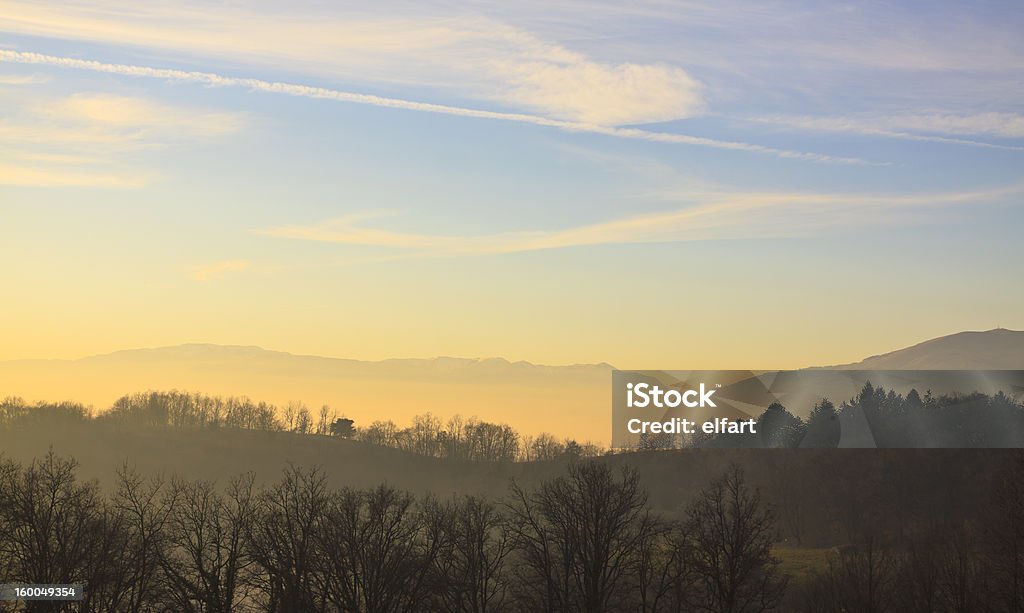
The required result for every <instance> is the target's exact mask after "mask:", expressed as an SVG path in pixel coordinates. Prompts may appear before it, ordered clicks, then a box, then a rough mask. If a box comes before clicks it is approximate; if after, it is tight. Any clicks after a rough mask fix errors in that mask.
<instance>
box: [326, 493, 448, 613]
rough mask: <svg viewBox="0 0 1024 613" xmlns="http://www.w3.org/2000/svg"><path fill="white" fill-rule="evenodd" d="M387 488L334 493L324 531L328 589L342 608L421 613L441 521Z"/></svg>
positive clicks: (439, 540)
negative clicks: (437, 520)
mask: <svg viewBox="0 0 1024 613" xmlns="http://www.w3.org/2000/svg"><path fill="white" fill-rule="evenodd" d="M432 519H436V516H434V517H431V516H430V515H429V514H427V513H423V512H421V511H420V510H418V509H417V507H416V505H415V501H414V498H413V496H412V495H411V494H409V493H406V492H400V491H398V490H395V489H394V488H390V487H388V486H384V485H382V486H379V487H377V488H375V489H373V490H368V491H356V490H343V491H341V492H339V493H338V494H337V495H335V496H334V497H332V499H331V502H330V505H329V509H328V511H327V514H326V517H325V521H324V523H323V530H322V531H321V533H320V537H319V545H320V551H321V552H322V553H321V556H320V561H321V563H322V564H323V566H324V568H323V570H324V573H323V580H324V592H325V594H326V597H327V599H328V601H329V602H331V603H332V604H333V605H334V606H336V607H338V608H339V609H341V610H344V611H366V612H368V613H369V612H385V611H387V612H390V611H419V610H422V609H424V608H425V602H426V601H427V599H428V597H429V595H430V591H431V590H430V589H429V588H430V577H429V573H430V572H431V568H432V566H433V564H434V562H435V560H436V559H437V556H438V554H439V552H440V551H441V548H442V546H443V540H442V539H443V533H442V530H441V525H440V524H439V523H437V522H436V521H430V520H432Z"/></svg>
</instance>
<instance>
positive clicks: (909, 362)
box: [830, 328, 1024, 370]
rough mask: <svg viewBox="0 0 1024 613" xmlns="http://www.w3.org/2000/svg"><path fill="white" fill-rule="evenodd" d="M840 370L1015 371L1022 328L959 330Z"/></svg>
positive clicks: (1023, 342)
mask: <svg viewBox="0 0 1024 613" xmlns="http://www.w3.org/2000/svg"><path fill="white" fill-rule="evenodd" d="M830 368H838V369H844V370H1017V369H1024V331H1019V330H1006V329H1004V328H996V329H994V330H987V331H984V332H959V333H957V334H950V335H949V336H942V337H939V338H934V339H932V340H929V341H925V342H923V343H918V344H917V345H914V346H912V347H907V348H905V349H899V350H897V351H891V352H889V353H883V354H881V355H875V356H871V357H869V358H866V359H864V360H861V361H860V362H855V363H853V364H843V365H839V366H831V367H830Z"/></svg>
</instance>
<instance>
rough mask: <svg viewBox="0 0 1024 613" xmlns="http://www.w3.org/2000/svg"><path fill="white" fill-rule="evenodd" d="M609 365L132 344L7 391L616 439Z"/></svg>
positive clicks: (938, 360) (991, 336)
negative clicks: (212, 403) (162, 397)
mask: <svg viewBox="0 0 1024 613" xmlns="http://www.w3.org/2000/svg"><path fill="white" fill-rule="evenodd" d="M829 368H834V369H845V370H851V369H858V370H924V369H984V370H993V369H1024V332H1022V331H1013V330H1005V329H995V330H989V331H985V332H961V333H958V334H952V335H950V336H944V337H941V338H936V339H933V340H930V341H926V342H923V343H920V344H918V345H914V346H912V347H908V348H905V349H900V350H898V351H893V352H890V353H886V354H882V355H877V356H872V357H869V358H867V359H865V360H862V361H860V362H857V363H853V364H843V365H838V366H832V367H829ZM612 370H613V367H612V366H611V365H609V364H606V363H599V364H576V365H569V366H545V365H538V364H532V363H530V362H522V361H520V362H510V361H508V360H504V359H501V358H490V359H467V358H451V357H438V358H432V359H391V360H382V361H362V360H351V359H339V358H328V357H319V356H308V355H294V354H291V353H285V352H280V351H268V350H265V349H261V348H259V347H250V346H225V345H209V344H187V345H178V346H172V347H160V348H153V349H133V350H126V351H117V352H114V353H110V354H105V355H98V356H92V357H87V358H82V359H77V360H13V361H0V396H7V395H18V396H22V397H24V398H26V399H28V400H33V401H34V400H48V401H55V400H75V401H79V402H84V403H86V404H90V405H93V406H94V407H96V408H97V409H104V408H106V407H108V406H110V405H111V404H112V403H113V401H114V400H115V399H116V398H118V397H119V396H121V395H123V394H127V393H132V392H138V391H145V390H170V389H178V390H189V391H199V392H203V393H207V394H213V395H221V396H242V395H245V396H248V397H250V398H253V399H255V400H265V401H268V402H271V403H274V404H277V405H281V406H284V405H287V404H289V403H290V402H302V403H304V404H305V405H307V406H308V407H309V408H310V409H311V410H312V411H314V412H316V411H317V410H318V409H319V408H320V406H322V405H325V404H326V405H329V406H330V407H332V409H334V410H335V411H337V412H338V413H339V414H343V415H346V416H348V417H350V418H352V419H354V420H355V421H356V423H357V425H365V424H368V423H370V422H372V421H374V420H388V419H390V420H393V421H395V422H396V423H398V424H399V425H402V424H405V423H408V422H409V420H411V419H412V417H413V416H414V415H417V414H422V413H426V412H431V413H433V414H435V415H437V416H439V417H441V418H442V419H447V418H448V417H450V416H451V415H454V414H456V413H458V414H462V415H463V416H466V417H469V416H478V417H480V418H481V419H485V420H488V421H496V422H503V423H509V424H511V425H513V426H514V427H515V428H516V429H518V430H520V431H522V432H527V433H534V434H535V433H538V432H541V431H548V432H551V433H553V434H555V435H558V436H566V437H570V436H571V437H574V438H578V439H584V440H586V439H591V440H595V441H598V442H602V443H603V442H604V441H606V440H607V436H608V434H607V433H608V432H609V429H610V422H609V417H608V407H609V402H610V373H611V371H612Z"/></svg>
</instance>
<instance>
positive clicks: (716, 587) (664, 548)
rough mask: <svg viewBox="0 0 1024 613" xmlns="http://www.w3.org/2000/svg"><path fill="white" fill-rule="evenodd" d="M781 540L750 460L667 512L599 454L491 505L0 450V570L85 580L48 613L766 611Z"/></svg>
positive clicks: (0, 574)
mask: <svg viewBox="0 0 1024 613" xmlns="http://www.w3.org/2000/svg"><path fill="white" fill-rule="evenodd" d="M774 540H775V530H774V520H773V516H772V514H771V511H770V510H769V509H768V508H767V506H766V505H765V504H764V503H763V502H762V501H761V497H760V493H759V492H758V491H757V490H756V489H753V488H750V487H749V486H748V485H747V483H746V481H745V478H744V474H743V471H742V470H740V469H739V468H737V467H732V468H730V469H729V470H728V471H727V472H726V473H725V474H723V475H722V476H721V477H720V478H718V479H716V480H714V481H713V482H712V483H711V484H710V485H708V486H707V487H706V488H705V489H704V490H703V491H702V492H701V494H700V496H699V497H698V498H697V499H696V500H695V501H694V502H693V503H692V504H691V505H689V506H688V507H687V508H686V509H685V510H684V512H683V513H682V516H681V518H680V519H678V520H669V519H666V518H662V517H659V516H657V515H656V514H654V513H653V512H652V511H651V510H650V508H649V506H648V502H647V492H646V491H645V490H644V489H643V488H642V487H641V486H640V483H639V479H638V477H637V474H636V472H635V471H633V470H631V469H629V468H622V469H621V470H615V469H613V468H611V467H609V466H608V465H607V464H605V463H601V462H598V461H593V460H589V461H588V460H581V461H577V462H573V463H572V464H571V465H570V466H569V467H568V470H567V472H566V473H565V474H563V475H561V476H557V477H554V478H552V479H549V480H547V481H544V482H542V483H541V484H539V485H538V486H537V487H534V488H529V489H527V488H523V487H520V486H519V485H518V484H516V483H515V482H512V483H511V485H510V486H509V491H508V495H507V496H506V497H504V498H502V499H493V500H492V499H485V498H480V497H474V496H457V497H453V498H451V499H446V500H439V499H437V498H435V497H433V496H430V495H425V496H420V497H417V496H415V495H413V494H412V493H410V492H406V491H400V490H397V489H395V488H392V487H389V486H387V485H380V486H378V487H374V488H370V489H350V488H342V489H331V488H330V487H328V485H327V479H326V476H325V473H324V472H323V471H322V470H319V469H310V470H305V469H301V468H297V467H288V468H287V469H285V470H284V472H283V475H282V477H281V478H280V480H279V481H277V482H276V483H273V484H271V485H268V486H266V487H263V488H256V487H255V486H254V479H253V476H252V475H251V474H249V475H241V476H238V477H236V478H234V479H232V480H231V481H230V482H229V483H227V484H224V485H223V486H219V485H218V484H215V483H212V482H208V481H189V480H182V479H177V478H173V479H164V478H162V477H152V478H143V477H141V476H140V475H139V474H137V473H135V472H134V471H133V470H132V469H130V468H129V467H127V466H122V467H121V469H120V470H118V472H117V479H116V487H114V488H112V490H111V493H110V494H109V495H104V494H103V493H102V491H101V489H100V487H99V485H98V484H97V483H96V482H81V481H79V480H78V479H77V478H76V463H75V461H74V460H73V459H70V458H63V457H60V456H57V455H56V454H54V453H53V452H51V453H49V454H48V455H47V456H46V457H44V458H41V459H37V460H34V461H32V462H30V463H28V464H22V463H18V462H14V461H11V460H0V582H27V583H79V584H84V585H85V586H86V587H85V590H84V594H85V599H84V600H83V601H82V602H80V603H66V602H41V601H35V602H26V603H22V605H21V607H22V608H21V609H17V610H25V611H32V612H36V611H46V612H51V611H82V612H92V611H97V612H100V611H102V612H121V611H124V612H130V613H141V612H148V611H181V612H204V613H214V612H223V613H226V612H229V611H254V612H255V611H266V612H273V613H284V612H288V613H304V612H327V611H366V612H385V611H388V612H392V611H461V612H485V611H521V610H533V611H536V610H541V611H551V612H553V611H587V612H601V611H620V610H634V611H690V610H697V609H701V610H712V611H765V610H771V609H773V608H775V607H777V606H778V605H779V604H780V603H781V598H782V596H783V592H784V589H785V586H786V581H785V578H784V577H783V576H782V575H781V573H780V572H779V569H778V560H777V559H776V558H775V557H774V556H773V554H772V545H773V543H774ZM2 606H5V605H0V607H2ZM7 606H8V608H7V609H4V610H13V609H11V607H10V605H9V604H8V605H7Z"/></svg>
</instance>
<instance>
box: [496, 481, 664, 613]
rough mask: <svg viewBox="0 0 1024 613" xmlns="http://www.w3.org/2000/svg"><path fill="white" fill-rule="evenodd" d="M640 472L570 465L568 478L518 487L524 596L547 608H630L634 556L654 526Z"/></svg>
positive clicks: (516, 525)
mask: <svg viewBox="0 0 1024 613" xmlns="http://www.w3.org/2000/svg"><path fill="white" fill-rule="evenodd" d="M646 505H647V494H646V492H645V491H644V490H643V489H642V488H641V487H640V483H639V478H638V477H637V474H636V472H635V471H632V470H629V469H626V468H623V470H622V472H621V474H620V476H619V477H618V478H616V476H615V475H614V473H613V472H612V470H611V468H609V467H608V466H607V465H606V464H603V463H599V462H594V461H587V462H578V463H573V464H571V465H570V466H569V475H568V476H567V477H558V478H555V479H552V480H550V481H546V482H544V483H542V484H541V486H540V487H539V488H538V489H537V490H536V491H534V492H531V493H528V492H526V491H524V490H522V489H521V488H519V487H518V486H517V485H515V484H513V486H512V501H511V502H510V504H509V512H510V526H511V529H512V531H513V534H514V537H515V544H516V548H517V550H518V551H517V553H518V556H519V558H518V562H519V570H518V574H519V576H518V578H519V580H520V595H521V596H524V597H527V598H530V597H532V599H533V600H536V602H534V603H533V606H534V607H539V608H541V609H543V610H545V611H564V610H580V611H586V612H599V611H609V610H617V609H619V608H621V607H623V606H626V596H625V593H626V592H627V591H628V586H629V584H630V582H631V581H632V580H633V579H635V577H633V576H632V575H631V572H632V571H633V569H635V564H634V559H635V556H636V555H637V554H638V551H639V550H640V548H641V546H642V545H643V543H644V542H645V540H646V539H647V538H648V534H649V533H650V531H651V530H653V528H654V522H653V520H652V518H651V517H650V515H649V513H648V511H647V508H646Z"/></svg>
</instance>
